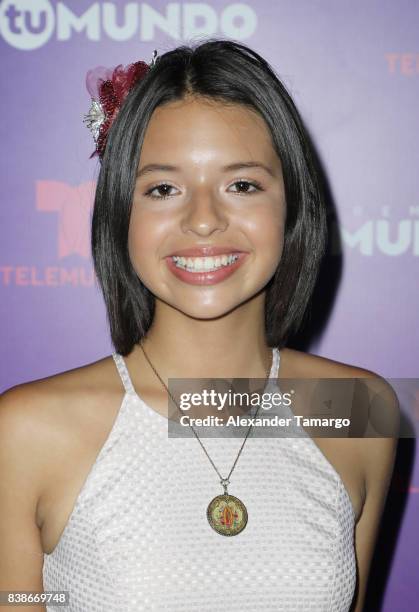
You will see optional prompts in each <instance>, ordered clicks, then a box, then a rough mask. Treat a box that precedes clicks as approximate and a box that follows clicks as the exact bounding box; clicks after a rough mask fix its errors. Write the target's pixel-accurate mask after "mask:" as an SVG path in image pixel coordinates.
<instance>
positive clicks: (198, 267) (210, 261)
mask: <svg viewBox="0 0 419 612" xmlns="http://www.w3.org/2000/svg"><path fill="white" fill-rule="evenodd" d="M238 258H239V255H238V254H237V253H230V254H228V255H227V254H223V255H218V256H214V257H179V256H176V255H172V257H171V259H172V261H173V262H174V263H175V266H176V267H177V268H180V269H181V270H187V271H188V272H201V273H202V272H213V271H214V270H219V269H220V268H226V267H228V266H231V265H232V264H234V262H236V261H237V260H238Z"/></svg>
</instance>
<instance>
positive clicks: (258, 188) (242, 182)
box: [233, 179, 263, 195]
mask: <svg viewBox="0 0 419 612" xmlns="http://www.w3.org/2000/svg"><path fill="white" fill-rule="evenodd" d="M233 185H241V188H242V187H245V190H244V191H241V192H240V191H239V192H236V193H241V195H246V194H248V193H249V194H250V193H255V192H256V191H263V189H262V185H261V184H260V183H259V182H258V181H246V180H245V179H240V180H239V181H236V182H235V183H233ZM249 185H250V186H251V187H254V190H253V191H249Z"/></svg>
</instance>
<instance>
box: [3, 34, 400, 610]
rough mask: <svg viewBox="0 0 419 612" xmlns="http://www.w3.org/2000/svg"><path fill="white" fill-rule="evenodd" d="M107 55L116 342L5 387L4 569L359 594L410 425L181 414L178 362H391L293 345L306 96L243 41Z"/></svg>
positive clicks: (105, 203) (180, 588) (80, 591)
mask: <svg viewBox="0 0 419 612" xmlns="http://www.w3.org/2000/svg"><path fill="white" fill-rule="evenodd" d="M102 76H103V79H102V81H100V80H99V81H98V82H97V83H96V86H97V87H98V88H97V89H94V87H95V82H94V80H93V77H94V73H92V74H90V75H89V89H90V91H91V92H92V93H93V95H95V93H96V94H97V98H96V99H95V101H94V103H93V106H92V108H91V110H90V113H89V115H88V117H87V119H86V122H87V123H88V125H89V126H90V128H91V129H92V132H93V135H94V137H95V141H96V153H97V154H98V155H99V158H100V161H101V169H100V175H99V179H98V184H97V190H96V198H95V206H94V213H93V222H92V249H93V258H94V265H95V270H96V274H97V277H98V280H99V282H100V286H101V288H102V291H103V295H104V299H105V303H106V307H107V312H108V319H109V324H110V331H111V337H112V341H113V345H114V347H115V353H113V354H112V355H110V356H108V357H106V358H104V359H101V360H99V361H97V362H95V363H92V364H89V365H86V366H83V367H79V368H77V369H74V370H71V371H68V372H64V373H61V374H59V375H56V376H51V377H48V378H46V379H42V380H38V381H34V382H31V383H26V384H22V385H18V386H16V387H14V388H12V389H9V390H8V391H7V392H6V393H5V394H4V395H3V396H2V400H1V409H0V453H1V473H0V483H1V484H0V487H1V491H0V493H1V499H2V502H1V511H0V512H1V514H0V523H1V533H0V541H1V560H0V590H6V589H7V590H20V591H22V590H26V591H28V590H30V591H42V590H45V591H67V592H68V596H69V600H68V607H67V608H66V609H67V610H69V611H71V612H104V611H106V612H117V611H121V612H122V611H123V612H125V611H129V612H138V611H140V610H144V611H149V610H156V611H157V610H158V611H160V610H170V611H180V610H182V611H191V612H192V611H199V612H203V611H208V612H210V611H211V612H215V611H220V610H225V609H228V610H230V611H233V610H234V611H239V610H249V611H252V612H258V611H266V610H284V611H287V612H292V611H295V610H301V611H305V610H316V611H319V612H320V611H324V612H326V611H333V612H337V611H339V612H344V611H348V610H349V609H351V610H355V611H356V612H360V611H361V610H362V607H363V601H364V598H365V590H366V584H367V577H368V572H369V567H370V562H371V558H372V553H373V548H374V543H375V539H376V535H377V529H378V525H379V521H380V516H381V513H382V510H383V506H384V502H385V498H386V493H387V489H388V484H389V480H390V476H391V473H392V469H393V461H394V450H395V439H394V438H382V439H380V438H375V439H374V438H371V439H360V438H352V439H350V438H347V439H342V438H336V439H326V438H318V439H314V438H311V437H309V436H305V437H304V436H302V437H301V438H299V439H298V438H297V437H271V438H261V439H254V438H252V437H251V436H250V437H248V438H247V439H246V438H244V440H243V439H238V438H237V437H233V438H228V439H226V438H222V437H215V438H212V439H208V438H205V439H201V438H197V437H196V436H194V435H192V436H190V437H187V438H186V437H182V438H179V437H178V438H176V437H170V436H169V435H168V422H169V421H168V397H169V396H168V388H167V387H168V382H169V379H171V378H188V379H189V378H190V379H194V378H233V379H236V378H261V379H266V377H267V376H268V377H269V378H270V380H273V381H275V380H276V379H281V378H284V379H286V378H295V379H297V378H301V379H303V378H317V377H318V378H335V377H336V378H348V377H360V376H361V377H373V378H378V377H377V375H375V374H374V373H372V372H370V371H368V370H363V369H360V368H356V367H353V366H350V365H346V364H343V363H339V362H336V361H332V360H330V359H325V358H321V357H318V356H315V355H311V354H306V353H302V352H300V351H296V350H291V349H289V348H286V346H285V345H286V341H287V338H288V337H289V336H290V334H291V333H292V332H294V331H296V330H297V329H298V328H299V326H300V324H301V322H302V320H303V316H304V314H305V312H306V308H307V304H308V301H309V299H310V296H311V294H312V290H313V287H314V285H315V282H316V277H317V272H318V269H319V264H320V261H321V258H322V255H323V253H324V250H325V241H326V229H325V228H326V221H325V216H326V215H325V207H324V202H323V200H322V193H321V189H320V185H319V178H318V173H317V170H316V166H315V163H314V159H313V154H312V152H311V148H310V145H309V141H308V137H307V135H306V132H305V130H304V128H303V125H302V121H301V119H300V117H299V114H298V112H297V110H296V108H295V106H294V104H293V102H292V100H291V98H290V96H289V94H288V93H287V91H286V90H285V88H284V86H283V85H282V84H281V82H280V81H279V79H278V77H277V75H276V74H275V73H274V71H273V69H272V68H271V67H270V66H269V64H268V63H267V62H266V61H265V60H264V59H263V58H262V57H261V56H260V55H258V54H257V53H256V52H255V51H252V50H251V49H249V48H248V47H246V46H245V45H242V44H239V43H236V42H232V41H226V40H217V39H211V40H207V41H205V42H203V43H201V44H199V45H196V46H194V47H189V46H180V47H178V48H176V49H174V50H172V51H170V52H167V53H165V54H164V55H161V56H160V57H156V56H154V58H153V61H152V62H151V63H150V65H147V64H145V63H144V62H137V63H136V64H133V65H131V66H130V67H128V68H127V69H124V68H122V67H118V69H116V70H115V71H114V72H113V73H111V72H109V73H106V74H105V75H102ZM267 388H268V387H267ZM394 410H395V411H396V407H395V408H394ZM209 412H210V411H209ZM209 412H208V414H209ZM224 494H226V495H225V497H223V495H224ZM225 536H229V537H225ZM351 606H353V607H351ZM24 609H26V608H24ZM27 609H28V610H29V609H30V610H32V611H33V610H45V607H44V606H43V605H40V606H38V607H37V606H31V607H28V608H27ZM47 609H48V610H55V609H56V610H60V609H62V608H61V607H60V606H58V604H57V603H56V602H50V603H49V604H48V605H47Z"/></svg>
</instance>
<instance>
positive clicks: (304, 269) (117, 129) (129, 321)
mask: <svg viewBox="0 0 419 612" xmlns="http://www.w3.org/2000/svg"><path fill="white" fill-rule="evenodd" d="M191 94H193V95H198V96H204V97H206V98H212V99H214V100H217V101H222V102H228V103H235V104H241V105H245V106H247V107H248V108H251V109H253V110H256V111H257V112H258V113H259V115H260V116H261V117H262V118H263V119H264V120H265V122H266V125H267V126H268V129H269V131H270V132H271V135H272V144H273V146H274V148H275V150H276V153H277V155H278V156H279V158H280V159H281V163H282V171H283V177H284V185H285V197H286V207H287V208H286V224H285V234H284V249H283V253H282V257H281V261H280V262H279V264H278V268H277V270H276V271H275V274H274V275H273V277H272V278H271V280H270V281H269V283H268V284H267V286H266V308H265V329H266V339H267V343H268V345H269V346H271V347H272V346H277V347H279V348H282V347H283V346H284V345H285V343H286V340H287V338H288V337H289V336H290V334H292V333H294V332H296V331H297V330H298V329H299V327H300V326H301V324H302V322H303V320H304V315H305V313H306V310H307V305H308V303H309V300H310V298H311V295H312V292H313V289H314V286H315V283H316V279H317V275H318V271H319V267H320V262H321V259H322V257H323V255H324V252H325V245H326V232H327V230H326V208H325V204H324V199H323V195H322V190H321V183H320V179H319V176H320V174H319V170H318V167H317V165H316V161H315V160H316V158H315V155H314V153H313V149H312V145H311V143H310V139H309V137H308V134H307V132H306V130H305V128H304V126H303V123H302V120H301V118H300V115H299V113H298V111H297V109H296V107H295V105H294V103H293V101H292V99H291V97H290V95H289V93H288V92H287V90H286V89H285V87H284V85H283V84H282V83H281V81H280V79H279V77H278V76H277V74H276V73H275V72H274V70H273V68H272V67H271V66H270V65H269V64H268V62H267V61H266V60H264V59H263V58H262V57H261V56H260V55H259V54H258V53H256V52H255V51H253V50H252V49H250V48H249V47H247V46H245V45H243V44H240V43H237V42H233V41H230V40H222V39H214V38H212V39H207V40H206V41H205V42H201V43H200V44H197V45H195V46H187V45H181V46H179V47H177V48H175V49H173V50H172V51H168V52H167V53H164V54H163V55H161V56H159V58H158V61H157V63H156V64H155V65H154V66H153V68H152V69H151V70H150V71H149V72H148V73H147V75H146V76H145V77H144V78H143V79H142V80H140V81H139V82H138V83H137V84H136V85H135V86H134V88H133V89H132V90H131V92H130V93H129V94H128V96H127V98H126V99H125V101H124V103H123V105H122V107H121V109H120V111H119V113H118V115H117V117H116V119H115V121H114V123H113V125H112V127H111V129H110V131H109V135H108V141H107V145H106V150H105V153H104V156H103V160H102V163H101V168H100V174H99V178H98V183H97V188H96V196H95V203H94V211H93V218H92V254H93V261H94V266H95V272H96V275H97V278H98V281H99V284H100V287H101V289H102V292H103V295H104V299H105V304H106V308H107V315H108V321H109V325H110V333H111V338H112V342H113V345H114V347H115V350H116V351H117V352H119V353H121V354H122V355H127V354H129V353H130V352H131V350H132V348H133V346H134V344H136V343H138V342H139V341H140V340H141V338H142V337H143V336H144V335H145V334H146V333H147V330H148V329H149V327H150V325H151V323H152V320H153V315H154V307H155V298H154V296H153V294H152V293H151V292H150V291H149V290H148V289H147V287H145V285H144V284H143V283H142V282H141V280H140V279H139V278H138V276H137V274H136V272H135V270H134V269H133V267H132V264H131V261H130V257H129V253H128V227H129V219H130V213H131V206H132V199H133V193H134V187H135V180H136V172H137V167H138V162H139V159H140V153H141V147H142V143H143V140H144V134H145V131H146V128H147V125H148V122H149V120H150V118H151V115H152V113H153V111H154V110H155V109H156V108H157V107H158V106H161V105H162V104H165V103H168V102H172V101H175V100H181V99H183V98H184V97H185V96H186V95H191Z"/></svg>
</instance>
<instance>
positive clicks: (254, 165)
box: [137, 161, 275, 177]
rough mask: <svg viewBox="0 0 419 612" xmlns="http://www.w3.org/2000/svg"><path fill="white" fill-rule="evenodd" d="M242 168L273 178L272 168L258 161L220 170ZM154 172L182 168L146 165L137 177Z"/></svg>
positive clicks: (233, 165)
mask: <svg viewBox="0 0 419 612" xmlns="http://www.w3.org/2000/svg"><path fill="white" fill-rule="evenodd" d="M242 168H261V169H262V170H265V172H267V173H268V174H270V175H271V176H273V177H274V176H275V174H274V172H273V170H272V168H270V167H269V166H267V165H266V164H263V163H262V162H258V161H248V162H236V163H234V164H228V165H227V166H223V167H222V168H221V170H222V172H230V171H231V170H241V169H242ZM156 170H163V171H164V172H180V171H181V170H182V168H179V167H178V166H171V165H170V164H147V165H146V166H143V168H141V169H140V170H139V171H138V172H137V177H140V176H144V175H145V174H148V173H150V172H154V171H156Z"/></svg>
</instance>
